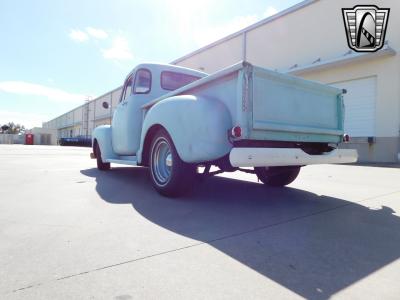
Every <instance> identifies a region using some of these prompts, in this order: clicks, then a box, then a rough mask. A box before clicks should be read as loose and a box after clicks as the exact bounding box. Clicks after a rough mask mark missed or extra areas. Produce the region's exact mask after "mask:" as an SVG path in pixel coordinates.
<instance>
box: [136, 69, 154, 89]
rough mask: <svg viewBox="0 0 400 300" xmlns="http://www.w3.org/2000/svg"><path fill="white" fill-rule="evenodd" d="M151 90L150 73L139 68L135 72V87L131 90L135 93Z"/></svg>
mask: <svg viewBox="0 0 400 300" xmlns="http://www.w3.org/2000/svg"><path fill="white" fill-rule="evenodd" d="M150 90H151V73H150V71H149V70H146V69H140V70H138V71H137V72H136V76H135V87H134V90H133V92H134V93H135V94H147V93H149V92H150Z"/></svg>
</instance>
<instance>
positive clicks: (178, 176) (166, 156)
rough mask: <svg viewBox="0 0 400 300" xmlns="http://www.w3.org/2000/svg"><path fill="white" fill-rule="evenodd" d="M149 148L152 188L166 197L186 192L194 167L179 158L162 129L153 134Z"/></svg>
mask: <svg viewBox="0 0 400 300" xmlns="http://www.w3.org/2000/svg"><path fill="white" fill-rule="evenodd" d="M150 149H151V150H150V174H151V180H152V182H153V186H154V188H155V189H156V190H157V191H158V192H159V193H160V194H162V195H164V196H167V197H178V196H181V195H182V194H184V193H186V192H188V191H189V190H190V188H191V187H192V186H193V181H194V179H195V175H196V167H195V166H194V165H191V164H188V163H185V162H184V161H182V160H181V159H180V157H179V155H178V153H177V151H176V149H175V146H174V144H173V142H172V140H171V138H170V136H169V134H168V133H167V132H166V131H165V130H164V129H161V130H159V131H158V132H157V133H156V134H155V136H154V138H153V141H152V143H151V148H150Z"/></svg>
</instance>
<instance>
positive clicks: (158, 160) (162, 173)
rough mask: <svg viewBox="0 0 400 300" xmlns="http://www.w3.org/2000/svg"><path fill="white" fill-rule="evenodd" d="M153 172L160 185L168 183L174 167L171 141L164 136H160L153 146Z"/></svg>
mask: <svg viewBox="0 0 400 300" xmlns="http://www.w3.org/2000/svg"><path fill="white" fill-rule="evenodd" d="M153 149H154V150H153V156H152V166H153V168H152V173H153V176H154V179H155V180H156V181H157V183H158V184H159V185H165V184H167V183H168V181H169V179H170V176H171V169H172V164H173V161H172V153H171V148H170V146H169V143H168V141H167V140H165V139H164V138H160V139H159V140H158V141H157V142H156V144H155V145H154V148H153Z"/></svg>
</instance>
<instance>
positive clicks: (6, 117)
mask: <svg viewBox="0 0 400 300" xmlns="http://www.w3.org/2000/svg"><path fill="white" fill-rule="evenodd" d="M49 119H50V117H49V116H47V115H41V114H33V113H22V112H17V111H7V110H0V124H1V125H3V124H6V123H8V122H14V123H15V124H21V125H24V126H25V128H27V129H30V128H33V127H41V126H42V122H45V121H47V120H49Z"/></svg>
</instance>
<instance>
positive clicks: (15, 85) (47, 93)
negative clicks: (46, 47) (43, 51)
mask: <svg viewBox="0 0 400 300" xmlns="http://www.w3.org/2000/svg"><path fill="white" fill-rule="evenodd" d="M0 91H3V92H6V93H11V94H17V95H32V96H42V97H46V98H47V99H48V100H51V101H55V102H70V103H71V102H73V103H82V102H83V100H85V98H86V97H87V96H85V95H79V94H73V93H69V92H66V91H63V90H60V89H56V88H51V87H47V86H44V85H40V84H35V83H30V82H24V81H2V82H0Z"/></svg>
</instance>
